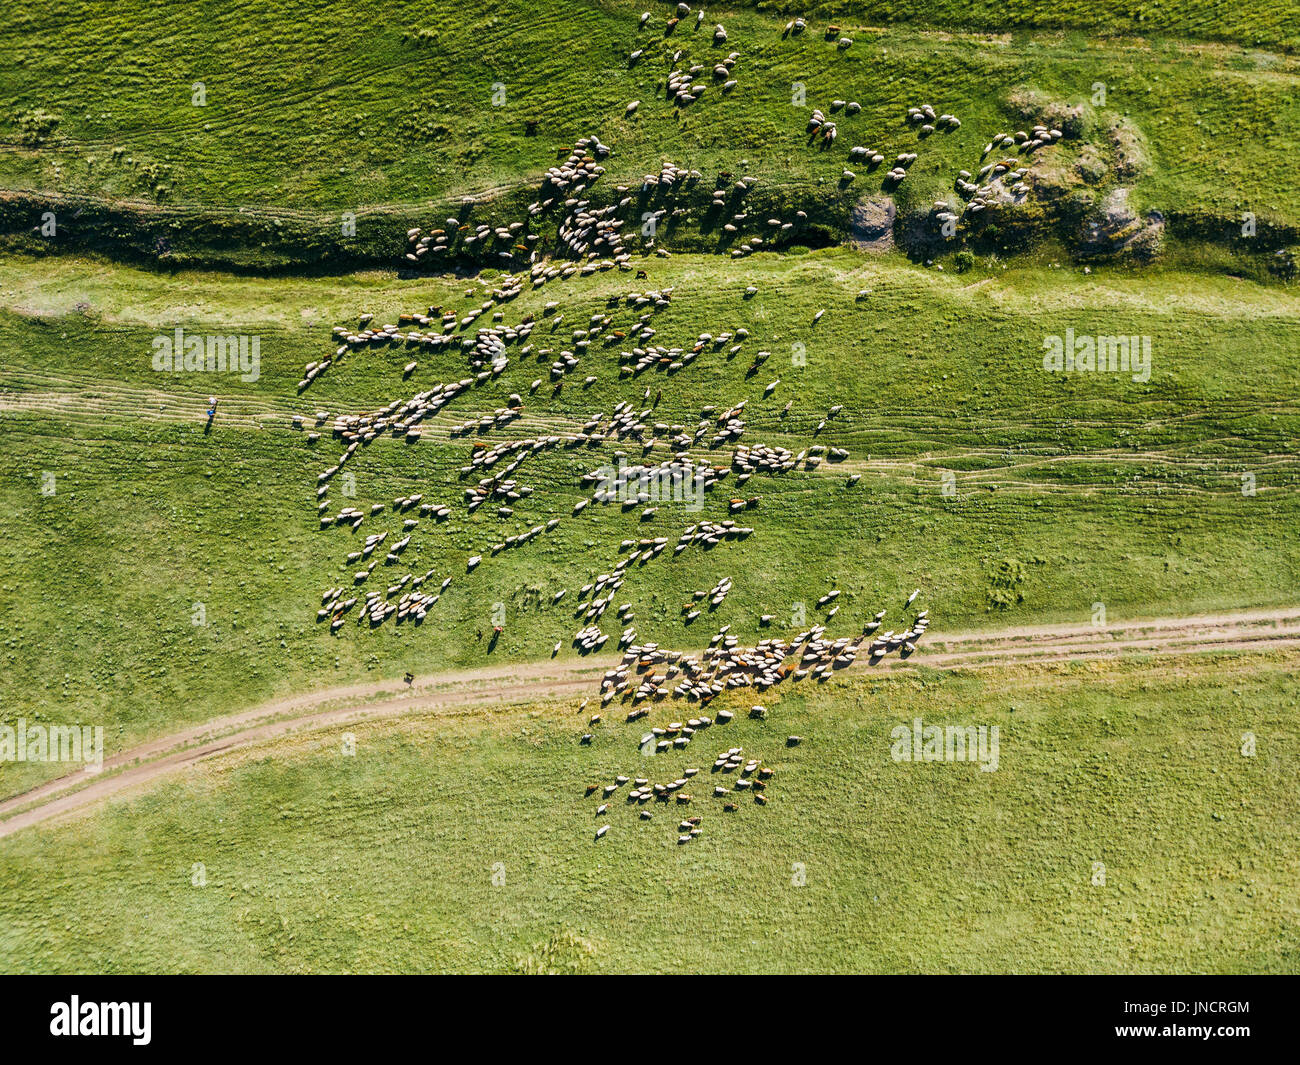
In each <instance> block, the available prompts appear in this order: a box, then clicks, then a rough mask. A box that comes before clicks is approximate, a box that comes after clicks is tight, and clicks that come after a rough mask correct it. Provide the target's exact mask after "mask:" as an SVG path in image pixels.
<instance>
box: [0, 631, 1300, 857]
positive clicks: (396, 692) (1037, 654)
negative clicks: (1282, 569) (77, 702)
mask: <svg viewBox="0 0 1300 1065" xmlns="http://www.w3.org/2000/svg"><path fill="white" fill-rule="evenodd" d="M1297 647H1300V607H1288V608H1284V609H1280V610H1268V611H1251V612H1245V613H1238V614H1220V615H1207V616H1199V617H1182V618H1158V619H1153V620H1148V621H1131V622H1123V623H1119V624H1114V625H1109V626H1106V627H1104V628H1094V627H1091V626H1087V627H1082V626H1071V625H1055V626H1038V627H1034V628H1017V629H1005V630H1001V631H994V632H982V633H956V634H952V635H948V636H945V635H943V634H941V633H935V634H932V635H930V636H928V637H927V639H926V642H925V643H924V644H922V645H921V647H920V648H918V650H917V652H916V653H915V654H914V655H912V656H911V657H910V658H909V659H907V660H906V661H903V660H901V659H899V658H897V657H891V658H887V659H885V660H884V661H883V662H882V663H881V664H880V665H878V666H875V667H863V668H874V669H885V670H889V671H896V670H910V669H916V668H918V667H928V668H932V669H970V668H979V667H983V666H1007V665H1016V664H1030V663H1053V662H1073V661H1080V660H1084V659H1097V658H1116V657H1120V656H1123V655H1133V654H1159V655H1176V654H1189V653H1198V652H1210V651H1213V652H1243V651H1258V650H1275V649H1285V648H1297ZM615 661H617V659H616V657H615V656H602V657H599V658H590V659H585V660H582V661H578V662H548V663H524V664H505V665H500V666H488V667H484V668H481V669H475V670H466V671H463V672H456V673H445V674H440V675H439V676H437V677H434V678H432V679H430V680H428V681H425V682H422V683H419V684H416V685H413V686H412V687H410V688H408V687H407V686H406V685H404V684H402V683H401V682H400V681H382V682H379V683H370V684H355V685H350V686H347V687H339V688H331V689H326V690H323V691H318V692H312V693H310V694H306V695H297V696H292V697H289V698H284V699H278V700H275V701H274V702H270V703H266V704H263V705H262V706H259V707H256V708H254V709H251V710H246V711H243V712H242V713H239V714H233V715H230V716H228V717H223V718H218V719H216V720H214V721H210V722H207V723H206V724H204V725H199V726H196V727H194V728H190V729H186V730H185V731H183V732H177V733H173V734H172V735H170V736H163V737H160V738H158V739H155V740H151V741H150V742H148V743H145V744H142V745H140V746H138V747H134V748H132V749H131V750H128V751H124V752H123V753H121V754H118V755H115V756H113V757H112V758H106V759H105V760H104V765H103V768H102V769H101V770H100V771H99V772H98V773H96V774H94V775H91V774H88V773H86V772H85V771H83V772H79V773H73V774H70V775H68V776H64V777H59V778H58V779H55V780H51V781H48V782H47V783H45V784H42V785H40V786H39V787H36V788H33V789H32V790H31V791H28V792H24V793H23V794H20V795H15V796H13V797H12V798H9V799H6V800H4V801H3V802H0V819H3V820H0V839H3V838H4V837H6V836H10V835H13V834H14V833H15V832H19V831H21V830H22V829H24V828H29V827H31V826H33V825H38V824H41V823H43V822H46V821H50V820H53V819H56V818H62V817H66V816H69V815H71V814H75V813H77V812H81V811H85V810H87V809H88V808H90V807H92V806H94V805H95V804H96V803H98V802H100V801H102V800H104V799H107V798H110V797H112V796H115V795H119V794H121V793H123V792H126V791H128V790H133V789H138V788H143V787H145V786H147V785H149V784H151V783H153V782H154V781H156V780H158V779H159V778H161V777H163V776H164V775H166V774H168V773H172V772H176V771H179V770H183V769H187V768H189V767H190V766H193V765H195V764H197V763H199V762H201V761H204V760H206V759H209V758H214V757H216V756H218V755H222V754H226V753H229V752H232V751H238V750H243V749H246V748H249V747H254V746H257V745H259V744H264V743H267V742H268V741H270V740H273V739H276V738H277V737H280V736H284V735H287V734H289V733H295V732H308V731H313V730H319V729H323V728H329V727H335V726H340V725H344V724H351V723H357V722H362V721H367V720H373V719H378V718H385V717H395V716H400V715H403V714H427V713H437V712H444V713H445V712H447V711H450V710H454V709H456V708H462V707H474V706H484V705H493V704H497V705H501V704H511V703H520V702H526V701H533V700H542V699H547V698H554V697H558V696H570V697H574V696H577V695H580V694H581V695H586V694H591V693H593V692H595V691H596V690H597V688H598V683H599V678H600V676H601V674H602V673H603V672H604V671H605V670H606V669H608V668H610V666H611V665H613V664H614V662H615Z"/></svg>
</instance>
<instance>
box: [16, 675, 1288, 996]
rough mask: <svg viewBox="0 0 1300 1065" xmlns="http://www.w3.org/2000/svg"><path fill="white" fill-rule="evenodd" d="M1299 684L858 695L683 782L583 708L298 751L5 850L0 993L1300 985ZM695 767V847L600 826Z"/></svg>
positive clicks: (955, 680)
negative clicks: (355, 985) (9, 976)
mask: <svg viewBox="0 0 1300 1065" xmlns="http://www.w3.org/2000/svg"><path fill="white" fill-rule="evenodd" d="M1296 665H1297V663H1296V662H1295V661H1294V660H1293V659H1288V658H1269V657H1264V656H1252V657H1250V658H1247V659H1244V660H1241V661H1233V660H1232V659H1217V660H1206V661H1203V662H1196V661H1194V660H1190V659H1179V660H1177V661H1173V662H1169V661H1166V662H1158V661H1156V662H1151V663H1148V664H1142V665H1139V664H1130V665H1128V666H1118V665H1114V664H1110V665H1101V664H1097V663H1092V664H1087V665H1080V666H1077V667H1073V668H1071V667H1059V668H1040V669H1033V668H1028V669H1025V668H1020V669H1017V670H1016V671H1015V672H1014V673H1005V672H1000V671H994V672H987V673H978V674H974V675H951V674H948V675H933V676H926V677H924V678H903V677H891V678H871V679H867V678H858V679H854V680H851V681H848V682H845V681H843V680H837V681H835V682H833V683H831V684H828V685H826V686H824V687H822V688H820V689H817V690H810V689H807V688H796V689H793V690H792V691H791V692H789V693H787V694H785V695H784V696H783V697H782V698H781V699H780V700H777V701H772V709H771V714H770V717H769V720H768V721H766V722H753V721H748V720H743V719H742V720H740V721H738V722H736V723H735V724H733V725H730V726H726V727H725V728H726V729H727V730H729V731H727V732H726V734H725V735H724V733H723V727H722V726H719V727H715V728H714V729H713V730H711V731H710V732H709V733H706V734H704V735H703V736H702V737H701V738H700V739H699V740H697V741H696V742H695V744H693V746H692V748H691V749H690V750H689V752H688V753H685V754H681V755H675V756H671V757H667V756H665V757H656V758H652V759H644V758H642V757H641V756H640V755H639V754H638V753H637V750H636V747H635V743H636V740H635V736H634V735H633V733H635V732H636V731H638V726H636V725H626V726H616V727H612V728H609V729H607V730H598V732H599V735H598V737H597V740H596V743H595V745H594V746H593V747H591V748H580V747H578V746H577V745H576V734H577V732H578V731H579V730H580V726H579V725H578V723H577V721H576V720H575V718H574V717H573V715H572V714H571V713H569V712H568V709H567V708H566V707H558V708H552V707H538V708H535V709H532V708H521V709H516V708H502V709H500V710H499V711H497V712H495V713H492V714H491V715H489V716H486V717H484V716H483V715H481V714H480V713H477V712H476V713H474V714H470V715H465V716H459V717H452V718H447V717H434V718H424V719H412V720H405V721H402V722H392V723H387V724H384V725H374V726H361V727H356V728H354V729H352V731H354V732H355V733H356V736H357V748H356V754H355V755H354V756H345V755H344V754H343V753H342V747H341V745H342V737H341V731H342V730H335V731H331V732H324V733H319V734H313V735H310V736H303V737H297V738H294V739H292V740H289V741H285V742H282V743H278V744H276V745H274V746H269V747H263V748H259V749H257V750H256V751H253V752H249V753H248V754H245V755H241V756H239V757H237V758H233V759H226V760H222V761H218V762H210V763H207V764H206V765H204V766H203V767H202V768H200V769H199V770H198V771H196V772H194V773H192V774H190V775H189V776H188V777H187V778H186V779H184V780H176V779H173V780H171V781H168V782H167V783H165V784H162V785H160V786H158V787H157V788H156V790H153V791H151V792H150V793H149V794H147V795H144V796H140V797H137V798H134V799H131V800H130V801H128V802H115V803H114V804H112V805H110V806H108V807H106V808H104V809H102V810H100V811H99V812H97V813H95V814H94V815H93V816H90V817H87V818H84V819H81V820H78V821H76V822H73V823H70V824H66V825H63V826H59V827H47V828H45V829H42V830H40V831H38V832H27V833H24V834H22V835H19V836H16V837H13V838H10V839H8V840H5V841H4V842H3V843H0V887H2V888H3V890H2V891H0V915H2V916H3V920H0V964H2V965H3V968H4V969H5V970H6V971H19V972H49V971H57V972H66V971H75V972H134V971H164V972H171V971H177V972H213V971H217V972H225V971H239V972H341V971H366V972H370V971H379V972H457V971H475V972H482V971H487V972H503V971H504V972H509V971H537V970H542V971H587V972H628V971H636V972H639V971H655V972H695V971H727V972H730V971H738V972H760V971H762V972H770V971H798V972H828V971H829V972H846V971H868V972H879V971H886V972H898V971H902V972H935V971H938V972H972V971H974V972H1295V971H1296V970H1297V967H1298V966H1300V953H1298V951H1300V941H1298V940H1297V934H1296V928H1297V926H1298V925H1297V917H1300V913H1297V904H1296V899H1297V897H1298V896H1297V886H1298V882H1297V876H1298V875H1300V870H1298V869H1297V866H1296V858H1295V851H1294V846H1293V845H1292V835H1293V834H1292V832H1291V821H1292V818H1291V810H1292V809H1293V806H1294V792H1295V789H1294V781H1293V773H1292V771H1291V768H1290V767H1291V766H1293V765H1294V762H1295V758H1296V757H1297V755H1300V737H1298V736H1297V732H1296V726H1295V713H1296V688H1295V683H1294V680H1293V677H1294V672H1295V668H1296ZM917 716H920V717H922V718H923V719H924V721H925V722H927V723H934V724H945V725H946V724H962V725H966V724H985V725H998V727H999V729H1000V760H999V768H998V770H997V771H996V772H992V773H984V772H980V771H979V770H978V769H977V768H976V766H974V765H971V764H953V763H920V764H908V763H896V762H894V761H892V760H891V757H890V746H891V738H890V732H891V730H892V729H893V728H894V727H895V726H897V725H899V724H910V723H911V721H912V719H913V718H914V717H917ZM665 720H667V719H666V718H665ZM792 732H797V733H799V734H801V735H803V736H804V737H805V741H804V743H803V744H802V745H801V746H798V747H795V748H787V747H785V746H784V738H785V736H786V735H787V734H788V733H792ZM1245 732H1252V733H1254V735H1255V737H1256V744H1257V754H1256V756H1255V757H1254V758H1246V757H1243V756H1242V755H1241V753H1240V747H1241V745H1242V742H1243V740H1242V737H1243V733H1245ZM732 744H737V745H741V746H743V747H744V748H745V750H746V753H747V754H751V755H754V756H758V757H762V758H763V759H764V760H765V761H766V762H768V763H770V764H771V765H773V766H775V767H776V775H775V776H774V777H773V780H772V783H771V786H770V788H769V793H770V796H771V802H770V804H769V805H768V806H767V807H765V808H759V807H756V806H754V805H752V804H750V803H742V804H741V808H740V809H739V810H738V811H737V812H735V813H734V814H724V813H723V812H722V810H721V809H720V808H718V807H717V805H715V801H714V800H713V799H712V798H711V797H708V794H707V793H708V792H709V791H711V782H712V777H710V775H709V774H708V772H707V763H708V761H709V759H710V758H711V757H712V753H713V752H714V750H715V748H716V749H720V748H723V747H725V746H729V745H732ZM695 764H702V765H703V767H704V769H705V774H704V777H705V778H706V779H707V780H708V781H709V784H708V785H707V786H705V787H698V786H697V787H695V788H694V789H693V790H694V792H695V802H693V803H692V804H691V806H690V812H692V813H695V814H699V815H701V816H702V817H703V823H702V827H703V828H704V834H703V835H702V836H701V837H700V838H699V839H698V840H696V841H695V842H693V843H691V844H690V845H688V846H684V847H680V846H677V845H676V843H675V839H676V835H677V833H676V831H675V827H676V823H677V820H678V818H679V816H680V815H681V813H682V810H683V808H681V807H677V806H672V807H667V808H665V807H662V806H654V805H652V807H651V808H652V809H655V811H656V812H655V815H654V819H653V820H651V821H648V822H643V821H640V820H638V819H637V816H636V814H635V813H634V812H633V811H632V809H630V808H628V807H627V806H626V805H625V803H624V801H623V800H622V798H619V799H616V800H615V803H614V809H612V810H611V811H610V813H609V814H608V815H606V816H604V817H599V818H598V817H596V816H595V805H596V803H597V801H598V800H597V799H595V798H592V799H583V798H582V791H583V786H584V785H585V784H586V783H588V782H600V781H603V780H605V779H612V777H613V775H614V774H616V773H619V772H630V773H638V772H642V771H645V772H647V773H648V774H649V775H651V776H654V777H658V776H661V775H663V776H668V777H671V776H672V775H674V774H676V773H677V772H679V770H680V768H684V767H686V766H689V765H695ZM702 792H703V793H704V794H701V793H702ZM602 823H609V824H610V825H611V830H610V832H609V834H608V835H607V836H606V837H605V838H604V839H603V840H601V841H599V843H597V842H594V840H593V836H594V831H595V828H596V826H597V825H598V824H602ZM1098 862H1100V863H1103V864H1104V866H1105V884H1104V886H1100V885H1095V884H1094V883H1093V881H1094V879H1095V878H1096V876H1097V868H1096V866H1095V865H1094V863H1098ZM195 863H202V865H203V867H204V873H205V875H206V886H203V887H195V886H192V878H193V876H194V875H195V872H196V870H195ZM494 875H495V878H496V883H497V885H499V886H494ZM800 876H802V878H803V880H804V883H803V886H795V880H796V879H797V878H798V877H800Z"/></svg>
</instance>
